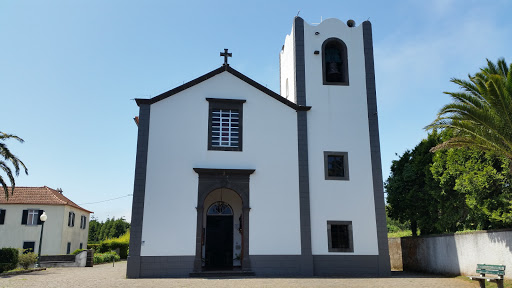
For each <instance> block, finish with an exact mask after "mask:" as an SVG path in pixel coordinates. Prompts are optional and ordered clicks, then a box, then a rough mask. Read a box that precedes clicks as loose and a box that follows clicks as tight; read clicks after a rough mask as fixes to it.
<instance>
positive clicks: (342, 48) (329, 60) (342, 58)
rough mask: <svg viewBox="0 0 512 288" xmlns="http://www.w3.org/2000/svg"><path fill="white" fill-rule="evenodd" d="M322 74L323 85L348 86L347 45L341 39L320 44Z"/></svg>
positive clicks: (332, 39) (330, 39) (328, 40)
mask: <svg viewBox="0 0 512 288" xmlns="http://www.w3.org/2000/svg"><path fill="white" fill-rule="evenodd" d="M322 73H323V80H324V85H348V57H347V45H346V44H345V42H343V41H342V40H341V39H338V38H329V39H327V40H325V41H324V43H323V44H322Z"/></svg>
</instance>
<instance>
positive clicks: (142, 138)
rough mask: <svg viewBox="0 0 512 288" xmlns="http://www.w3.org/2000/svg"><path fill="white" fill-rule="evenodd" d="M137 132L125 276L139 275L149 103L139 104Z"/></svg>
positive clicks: (135, 276)
mask: <svg viewBox="0 0 512 288" xmlns="http://www.w3.org/2000/svg"><path fill="white" fill-rule="evenodd" d="M139 106H140V108H139V132H138V136H137V157H136V160H135V180H134V184H133V204H132V217H131V218H132V221H131V227H130V255H129V256H128V264H127V269H126V277H127V278H139V277H140V276H141V274H140V270H141V266H140V263H141V258H140V249H141V243H142V220H143V217H144V198H145V193H146V167H147V160H148V140H149V115H150V105H149V104H141V105H139Z"/></svg>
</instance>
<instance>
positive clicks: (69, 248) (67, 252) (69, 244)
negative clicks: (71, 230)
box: [66, 242, 71, 254]
mask: <svg viewBox="0 0 512 288" xmlns="http://www.w3.org/2000/svg"><path fill="white" fill-rule="evenodd" d="M69 253H71V242H68V246H67V248H66V254H69Z"/></svg>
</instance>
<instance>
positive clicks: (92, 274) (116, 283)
mask: <svg viewBox="0 0 512 288" xmlns="http://www.w3.org/2000/svg"><path fill="white" fill-rule="evenodd" d="M125 274H126V261H123V262H118V263H116V264H115V267H112V264H102V265H96V266H94V267H92V268H49V269H47V270H46V271H39V272H33V273H27V274H20V275H15V276H6V277H0V287H2V288H3V287H95V288H97V287H109V288H110V287H124V288H127V287H144V288H150V287H237V288H238V287H390V288H391V287H404V288H405V287H408V288H410V287H430V288H432V287H455V288H458V287H461V288H462V287H478V285H477V284H476V283H471V282H466V281H463V280H459V279H453V278H442V277H434V276H430V275H421V274H406V273H401V272H397V273H394V274H393V276H392V277H391V278H365V279H361V278H353V279H347V278H255V277H251V278H245V279H126V277H125Z"/></svg>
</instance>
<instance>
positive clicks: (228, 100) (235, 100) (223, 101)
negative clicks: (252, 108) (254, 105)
mask: <svg viewBox="0 0 512 288" xmlns="http://www.w3.org/2000/svg"><path fill="white" fill-rule="evenodd" d="M206 101H208V102H210V101H211V102H220V103H236V104H243V103H245V102H246V100H244V99H224V98H206Z"/></svg>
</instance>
